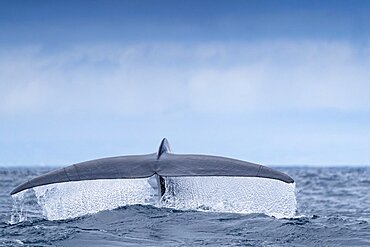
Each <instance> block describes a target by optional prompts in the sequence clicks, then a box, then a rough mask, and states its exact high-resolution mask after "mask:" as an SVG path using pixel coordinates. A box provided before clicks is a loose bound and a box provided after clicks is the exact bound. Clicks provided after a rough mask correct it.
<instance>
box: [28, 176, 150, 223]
mask: <svg viewBox="0 0 370 247" xmlns="http://www.w3.org/2000/svg"><path fill="white" fill-rule="evenodd" d="M33 190H34V191H35V195H36V198H37V203H38V204H39V206H40V207H41V208H42V213H43V215H44V216H45V217H46V218H47V219H49V220H59V219H68V218H74V217H78V216H82V215H86V214H92V213H96V212H99V211H102V210H109V209H114V208H118V207H120V206H125V205H133V204H151V203H152V202H151V200H152V199H153V195H154V193H156V192H157V191H154V190H153V188H152V187H151V186H150V184H149V183H148V179H147V178H143V179H117V180H90V181H78V182H68V183H59V184H51V185H45V186H40V187H36V188H34V189H33Z"/></svg>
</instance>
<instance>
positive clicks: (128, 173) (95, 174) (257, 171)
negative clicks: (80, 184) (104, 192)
mask: <svg viewBox="0 0 370 247" xmlns="http://www.w3.org/2000/svg"><path fill="white" fill-rule="evenodd" d="M153 175H158V176H159V177H160V178H161V177H195V176H233V177H260V178H270V179H276V180H280V181H283V182H285V183H293V182H294V180H293V179H292V178H291V177H289V176H288V175H286V174H284V173H282V172H279V171H276V170H273V169H271V168H268V167H265V166H263V165H259V164H254V163H249V162H245V161H241V160H236V159H230V158H224V157H218V156H210V155H196V154H173V153H171V150H170V146H169V143H168V141H167V139H166V138H164V139H163V140H162V142H161V144H160V146H159V149H158V152H157V153H152V154H145V155H129V156H119V157H110V158H103V159H96V160H91V161H86V162H82V163H78V164H74V165H71V166H68V167H65V168H61V169H58V170H55V171H52V172H49V173H46V174H44V175H41V176H39V177H36V178H33V179H31V180H29V181H28V182H25V183H23V184H21V185H19V186H18V187H16V188H15V189H14V190H13V191H12V192H11V195H13V194H16V193H18V192H21V191H23V190H26V189H30V188H33V187H37V186H42V185H47V184H54V183H62V182H70V181H83V180H95V179H132V178H147V177H151V176H153Z"/></svg>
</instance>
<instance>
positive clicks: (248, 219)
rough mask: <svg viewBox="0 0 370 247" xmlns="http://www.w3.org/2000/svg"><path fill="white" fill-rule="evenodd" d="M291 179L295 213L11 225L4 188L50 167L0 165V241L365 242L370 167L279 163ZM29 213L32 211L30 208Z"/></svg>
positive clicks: (31, 218) (130, 213)
mask: <svg viewBox="0 0 370 247" xmlns="http://www.w3.org/2000/svg"><path fill="white" fill-rule="evenodd" d="M279 170H281V171H283V172H286V173H287V174H288V175H290V176H291V177H293V178H294V179H295V181H296V199H297V203H298V204H297V205H298V209H297V212H296V214H295V216H294V217H291V218H275V217H270V216H267V215H264V214H256V213H254V214H253V213H252V214H237V213H215V212H199V211H192V210H176V209H170V208H157V207H154V206H149V205H133V206H123V207H120V208H117V209H114V210H106V211H101V212H98V213H95V214H91V215H86V216H82V217H78V218H73V219H65V220H55V221H50V220H47V219H45V217H43V216H42V215H41V214H38V213H37V207H38V204H37V202H36V200H27V201H25V202H24V205H23V207H24V208H27V207H28V208H33V209H34V212H35V213H34V214H32V213H30V214H29V215H28V218H27V219H25V220H23V221H21V222H18V223H16V222H13V223H15V224H11V223H10V221H11V216H12V214H13V215H14V212H13V213H12V210H13V211H14V209H12V208H13V199H12V198H11V197H10V196H9V192H10V191H11V190H12V189H13V188H14V187H15V186H16V185H18V184H20V183H21V182H23V181H25V180H26V179H29V178H32V177H35V176H37V175H39V174H42V173H45V172H46V171H49V169H48V168H0V246H197V245H211V246H225V245H234V246H370V190H369V189H370V168H364V167H362V168H339V167H335V168H279ZM31 212H32V211H31Z"/></svg>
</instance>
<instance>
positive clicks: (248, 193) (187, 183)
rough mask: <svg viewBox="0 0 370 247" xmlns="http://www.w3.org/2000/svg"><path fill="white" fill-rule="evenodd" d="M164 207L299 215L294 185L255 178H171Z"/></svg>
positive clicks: (280, 216) (163, 203) (167, 180)
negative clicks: (297, 213)
mask: <svg viewBox="0 0 370 247" xmlns="http://www.w3.org/2000/svg"><path fill="white" fill-rule="evenodd" d="M162 205H164V206H166V207H174V208H177V209H200V210H207V211H214V212H234V213H263V214H266V215H270V216H274V217H277V218H283V217H293V216H294V215H295V213H296V209H297V202H296V198H295V184H287V183H284V182H281V181H278V180H273V179H265V178H255V177H250V178H249V177H172V178H170V177H168V178H166V193H165V195H164V196H163V198H162Z"/></svg>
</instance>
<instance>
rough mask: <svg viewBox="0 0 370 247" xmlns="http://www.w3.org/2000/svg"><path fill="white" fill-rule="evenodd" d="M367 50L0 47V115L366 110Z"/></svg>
mask: <svg viewBox="0 0 370 247" xmlns="http://www.w3.org/2000/svg"><path fill="white" fill-rule="evenodd" d="M369 68H370V52H369V48H368V47H366V49H364V48H359V47H355V46H353V45H351V44H349V43H343V42H323V41H296V42H293V41H289V42H288V41H285V42H284V41H281V42H272V41H271V42H265V43H210V42H208V43H194V44H181V43H142V44H96V45H92V44H89V45H84V44H80V45H76V46H73V47H72V46H71V47H66V48H64V49H62V50H59V51H48V50H45V49H44V48H43V47H42V46H28V47H14V48H11V49H7V50H1V51H0V114H1V115H4V114H5V115H6V114H27V113H29V114H35V113H38V114H78V113H79V112H85V113H98V114H99V113H101V114H119V115H137V114H148V113H154V114H155V113H165V112H172V111H177V110H179V109H181V110H183V111H184V110H185V111H190V112H200V113H211V114H212V113H243V112H258V111H267V112H271V111H272V112H273V111H286V110H317V109H319V110H322V109H335V110H340V111H366V112H368V111H370V97H369V92H370V82H369V78H370V70H369Z"/></svg>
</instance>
